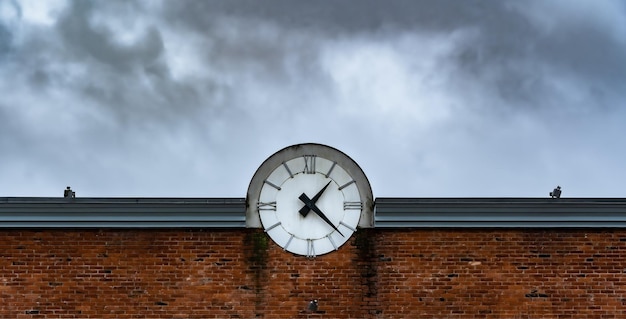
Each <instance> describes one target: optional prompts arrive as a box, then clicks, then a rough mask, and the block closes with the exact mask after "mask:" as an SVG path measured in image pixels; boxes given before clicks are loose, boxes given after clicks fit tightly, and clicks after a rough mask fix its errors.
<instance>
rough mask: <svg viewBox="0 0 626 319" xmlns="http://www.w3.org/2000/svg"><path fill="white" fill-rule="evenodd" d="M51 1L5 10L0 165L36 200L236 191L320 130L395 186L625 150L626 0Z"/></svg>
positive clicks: (481, 184)
mask: <svg viewBox="0 0 626 319" xmlns="http://www.w3.org/2000/svg"><path fill="white" fill-rule="evenodd" d="M13 4H15V5H13ZM42 5H43V4H42V3H38V2H32V3H30V4H29V5H26V3H21V2H11V3H10V6H8V7H10V10H4V11H2V10H0V11H1V12H9V13H10V17H11V19H6V21H7V22H0V89H1V90H2V91H3V93H4V94H3V98H0V133H3V134H2V136H0V145H2V146H3V147H4V148H5V149H12V152H10V154H7V153H4V154H0V161H3V162H8V163H9V164H6V165H3V166H2V168H0V173H1V174H2V175H3V176H4V177H7V178H6V179H5V180H26V179H29V178H30V179H31V180H32V181H33V182H32V185H40V188H37V189H38V191H37V192H38V194H39V193H42V192H43V193H46V192H49V191H48V189H50V188H49V187H50V185H55V186H54V187H58V185H57V184H59V183H61V188H64V187H65V186H66V185H64V184H65V183H66V182H67V183H69V182H72V183H73V184H72V185H73V186H74V184H77V186H78V187H81V186H82V188H83V189H91V194H94V195H103V196H104V195H107V194H114V195H118V196H119V195H127V196H130V195H134V194H152V195H155V194H158V195H171V196H175V195H196V194H198V195H202V196H206V195H207V194H208V195H209V196H219V195H224V194H227V195H229V196H233V195H234V196H240V195H242V194H243V193H244V192H245V189H244V188H245V185H247V182H248V179H249V178H250V175H251V173H252V172H253V171H254V169H255V166H256V165H257V164H258V163H260V162H261V161H262V160H263V159H264V158H265V157H266V156H269V155H270V154H271V152H273V151H275V150H278V149H280V148H282V147H284V146H286V145H289V144H292V143H297V142H310V141H314V142H322V143H327V144H330V145H332V146H335V147H337V148H340V149H342V150H344V151H346V152H347V153H350V154H351V155H353V156H354V157H355V158H356V159H357V160H359V161H360V163H361V164H362V166H363V167H364V168H365V169H368V168H369V172H370V176H371V178H372V180H373V184H375V187H378V189H377V190H375V191H378V192H379V193H378V195H387V196H390V195H391V196H395V195H398V196H400V195H408V196H413V195H416V194H430V195H433V194H434V195H444V194H447V195H450V192H451V191H452V192H453V193H454V195H461V196H463V195H470V196H472V195H485V194H487V195H523V194H536V193H534V191H535V189H536V188H537V187H538V185H540V186H541V188H543V187H554V186H555V185H551V184H552V183H553V180H563V179H567V178H569V176H574V175H575V176H576V179H575V180H572V181H570V189H571V187H572V185H573V184H575V183H580V184H581V185H582V184H584V183H585V181H587V182H589V183H596V184H597V182H598V180H600V179H595V178H596V177H595V176H605V175H603V174H605V173H604V172H603V171H601V170H600V169H599V168H598V166H602V165H605V166H607V167H609V166H611V165H615V162H619V160H620V159H624V160H626V156H625V155H624V153H623V152H622V151H621V149H623V147H619V146H620V145H621V146H625V145H624V142H623V141H621V139H619V136H622V135H623V134H622V133H624V131H623V130H622V129H621V126H620V124H619V119H620V117H623V116H624V112H623V109H624V102H623V101H624V100H626V98H625V97H624V92H626V87H625V85H626V64H625V63H623V61H622V60H623V57H624V56H626V41H624V40H623V39H624V38H625V37H624V32H625V30H626V27H624V24H625V23H624V21H626V20H625V18H624V17H625V16H626V10H625V9H624V7H625V5H624V4H623V3H622V2H619V1H617V2H614V1H605V2H600V3H597V4H594V5H593V6H592V7H589V8H585V6H586V5H585V3H573V2H567V1H564V2H560V1H528V2H517V1H463V2H459V1H452V0H445V1H409V0H401V1H386V2H382V1H357V2H355V1H346V0H340V1H306V2H293V1H286V0H275V1H263V2H258V1H190V0H184V1H161V2H152V1H68V2H67V3H66V4H65V6H64V7H60V8H57V9H56V10H54V12H55V13H54V14H53V15H52V16H51V17H50V18H49V20H50V21H49V22H45V21H44V22H40V21H35V20H36V19H35V18H33V15H32V12H30V11H29V10H32V9H33V7H36V6H42ZM8 7H7V6H5V7H4V8H5V9H6V8H8ZM587 9H589V10H587ZM1 12H0V13H1ZM29 19H30V20H29ZM33 19H35V20H33ZM607 119H610V121H609V120H607ZM555 136H557V137H558V138H555ZM554 140H558V143H554V142H553V141H554ZM375 154H394V156H392V157H393V158H391V159H389V158H388V156H377V155H375ZM566 158H567V159H569V160H567V161H564V162H563V163H562V164H561V165H554V163H556V162H558V160H563V159H566ZM361 161H362V162H361ZM589 163H594V165H590V164H589ZM598 163H599V165H598ZM589 166H593V168H589V169H587V168H588V167H589ZM390 167H405V168H407V169H408V168H410V170H411V172H406V171H404V170H403V171H402V172H395V170H393V169H390ZM33 171H36V172H37V174H33ZM572 172H576V174H572ZM33 176H35V177H33ZM406 176H411V177H410V178H405V177H406ZM528 176H533V177H535V178H528ZM614 178H615V177H614ZM119 185H124V187H123V188H121V189H118V188H117V187H118V186H119ZM242 185H243V186H242ZM511 185H515V186H514V187H510V186H511ZM594 185H595V184H594ZM507 187H508V188H507ZM580 187H584V186H580ZM587 189H597V190H598V192H602V191H601V190H600V189H601V188H600V187H597V186H589V187H588V188H587ZM0 190H2V191H3V192H5V193H6V192H8V191H7V187H6V186H4V185H0ZM530 190H532V191H530ZM565 190H566V192H567V188H565ZM28 191H29V188H28V187H27V186H23V188H22V191H20V192H18V193H20V194H25V193H26V194H28V193H27V192H28ZM31 191H32V190H31ZM1 195H2V194H0V196H1ZM33 195H35V194H33Z"/></svg>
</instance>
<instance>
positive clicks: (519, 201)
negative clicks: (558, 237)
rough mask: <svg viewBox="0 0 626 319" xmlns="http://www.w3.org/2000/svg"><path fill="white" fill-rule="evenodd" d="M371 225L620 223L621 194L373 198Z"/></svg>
mask: <svg viewBox="0 0 626 319" xmlns="http://www.w3.org/2000/svg"><path fill="white" fill-rule="evenodd" d="M375 207H376V212H375V215H374V216H375V221H374V225H375V226H374V227H376V228H420V227H426V228H428V227H462V228H489V227H502V228H505V227H516V228H517V227H524V228H529V227H530V228H546V227H552V228H558V227H560V228H585V227H586V228H591V227H613V228H620V227H626V198H554V199H553V198H392V197H387V198H384V197H383V198H377V199H376V205H375Z"/></svg>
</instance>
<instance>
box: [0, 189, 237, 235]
mask: <svg viewBox="0 0 626 319" xmlns="http://www.w3.org/2000/svg"><path fill="white" fill-rule="evenodd" d="M245 212H246V202H245V199H244V198H150V197H142V198H131V197H127V198H124V197H121V198H59V197H0V228H13V227H32V228H39V227H42V228H47V227H98V228H100V227H115V228H163V227H214V228H231V227H245V224H246V215H245Z"/></svg>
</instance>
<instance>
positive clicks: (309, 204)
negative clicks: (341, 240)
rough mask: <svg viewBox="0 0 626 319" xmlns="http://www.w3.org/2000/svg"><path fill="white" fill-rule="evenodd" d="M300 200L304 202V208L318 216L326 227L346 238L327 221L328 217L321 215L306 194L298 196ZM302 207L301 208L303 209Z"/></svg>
mask: <svg viewBox="0 0 626 319" xmlns="http://www.w3.org/2000/svg"><path fill="white" fill-rule="evenodd" d="M299 198H300V200H301V201H303V202H304V204H305V206H304V207H308V208H309V209H311V210H313V211H314V212H315V213H316V214H317V216H319V217H320V218H322V219H323V220H324V221H325V222H326V223H327V224H328V225H330V227H332V228H333V229H334V230H336V231H337V232H338V233H339V235H341V237H346V236H344V235H343V234H342V233H341V231H339V229H337V227H335V225H333V223H332V222H331V221H330V219H328V217H326V215H325V214H324V213H322V211H321V210H320V209H319V208H317V205H315V203H313V201H312V200H310V199H309V197H308V196H306V194H304V193H302V195H300V197H299ZM304 207H303V208H304Z"/></svg>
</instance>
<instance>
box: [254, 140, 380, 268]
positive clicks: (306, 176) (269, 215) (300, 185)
mask: <svg viewBox="0 0 626 319" xmlns="http://www.w3.org/2000/svg"><path fill="white" fill-rule="evenodd" d="M303 145H306V146H308V147H303V148H299V150H300V152H287V151H285V150H288V149H289V148H288V149H285V150H283V151H279V152H278V153H276V154H274V155H273V156H272V157H270V159H268V160H267V161H266V162H265V163H264V164H263V165H262V167H261V168H259V171H257V173H256V174H255V177H254V178H253V181H252V182H251V188H252V187H253V186H255V185H258V186H259V187H258V188H259V190H258V195H256V194H255V196H254V198H253V200H252V201H253V202H254V203H255V205H254V206H253V207H255V208H256V213H257V214H258V216H259V218H260V221H261V224H262V226H263V228H265V231H266V232H267V234H268V235H269V236H270V237H271V238H272V240H273V241H274V242H275V243H276V244H278V245H280V246H281V247H283V248H284V249H285V250H287V251H290V252H293V253H295V254H300V255H305V256H316V255H321V254H325V253H328V252H331V251H334V250H337V249H338V248H339V247H340V246H341V245H343V244H344V243H345V242H346V241H347V240H348V239H349V238H350V236H351V235H352V233H354V232H355V231H356V230H357V226H358V225H359V221H360V219H361V215H362V213H363V211H364V208H366V207H367V204H366V202H368V203H369V202H370V201H371V200H370V199H371V189H370V188H369V183H367V180H366V179H364V175H362V176H353V175H358V174H354V173H352V174H351V172H350V170H352V171H354V170H355V169H354V168H355V167H356V168H358V166H357V165H356V163H354V162H353V161H351V160H350V161H346V158H347V156H346V155H345V154H343V153H341V152H339V151H337V150H335V149H332V148H329V147H326V146H323V145H319V144H303ZM329 150H330V152H329ZM316 151H317V152H316ZM348 159H349V158H348ZM341 161H343V162H341ZM346 163H347V164H346ZM351 165H352V166H351ZM344 166H351V167H345V168H344ZM259 172H261V173H259ZM358 172H360V173H361V174H362V172H361V171H360V168H359V169H358ZM358 180H361V181H363V180H364V181H365V183H363V182H361V184H359V182H357V181H358ZM362 184H366V185H365V186H366V187H365V188H364V187H363V185H362ZM359 186H361V187H359ZM363 189H365V190H366V191H365V192H363V191H362V190H363ZM367 190H369V193H368V192H367ZM363 193H367V194H363ZM249 196H250V191H249Z"/></svg>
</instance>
